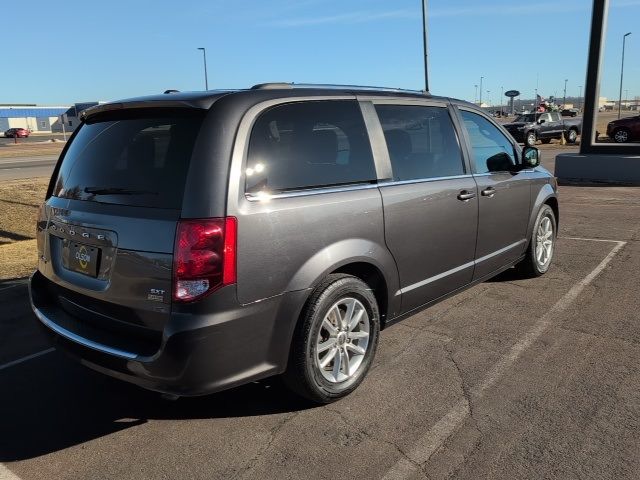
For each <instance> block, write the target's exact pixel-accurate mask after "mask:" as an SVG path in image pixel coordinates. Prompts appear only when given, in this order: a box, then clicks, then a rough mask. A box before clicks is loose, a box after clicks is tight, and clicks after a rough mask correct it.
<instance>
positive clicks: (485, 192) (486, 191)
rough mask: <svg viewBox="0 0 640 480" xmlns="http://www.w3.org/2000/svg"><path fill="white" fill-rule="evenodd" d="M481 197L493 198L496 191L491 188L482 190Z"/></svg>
mask: <svg viewBox="0 0 640 480" xmlns="http://www.w3.org/2000/svg"><path fill="white" fill-rule="evenodd" d="M481 193H482V196H483V197H493V196H494V195H495V194H496V189H495V188H493V187H488V188H485V189H484V190H482V192H481Z"/></svg>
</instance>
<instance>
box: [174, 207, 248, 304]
mask: <svg viewBox="0 0 640 480" xmlns="http://www.w3.org/2000/svg"><path fill="white" fill-rule="evenodd" d="M236 230H237V220H236V218H235V217H225V218H207V219H201V220H181V221H180V222H179V223H178V229H177V231H176V240H175V247H174V256H173V299H174V300H175V301H179V302H186V301H192V300H195V299H197V298H200V297H202V296H203V295H205V294H208V293H211V292H213V291H214V290H217V289H218V288H220V287H222V286H224V285H230V284H233V283H236V240H237V235H236Z"/></svg>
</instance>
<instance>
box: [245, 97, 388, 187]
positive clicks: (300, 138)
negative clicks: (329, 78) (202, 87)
mask: <svg viewBox="0 0 640 480" xmlns="http://www.w3.org/2000/svg"><path fill="white" fill-rule="evenodd" d="M245 173H246V182H245V191H246V192H248V193H255V192H259V191H264V192H270V193H273V192H283V191H287V190H299V189H304V188H313V187H324V186H335V185H344V184H353V183H362V182H374V181H375V180H376V171H375V166H374V163H373V155H372V153H371V146H370V144H369V137H368V135H367V130H366V127H365V125H364V120H363V119H362V114H361V112H360V107H359V105H358V103H357V102H355V101H342V100H335V101H331V100H327V101H311V102H296V103H288V104H284V105H278V106H276V107H273V108H270V109H268V110H267V111H265V112H263V113H262V114H261V115H260V116H259V117H258V119H257V120H256V123H255V124H254V126H253V129H252V131H251V137H250V139H249V153H248V157H247V166H246V170H245Z"/></svg>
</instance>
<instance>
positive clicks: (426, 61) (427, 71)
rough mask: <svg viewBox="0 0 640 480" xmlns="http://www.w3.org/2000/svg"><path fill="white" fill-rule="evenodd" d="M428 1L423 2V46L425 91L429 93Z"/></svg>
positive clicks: (423, 0)
mask: <svg viewBox="0 0 640 480" xmlns="http://www.w3.org/2000/svg"><path fill="white" fill-rule="evenodd" d="M427 3H428V1H427V0H422V46H423V49H424V91H425V92H428V91H429V62H428V56H427V55H428V53H429V50H428V44H427V42H428V38H427V21H428V17H427V8H428V6H427Z"/></svg>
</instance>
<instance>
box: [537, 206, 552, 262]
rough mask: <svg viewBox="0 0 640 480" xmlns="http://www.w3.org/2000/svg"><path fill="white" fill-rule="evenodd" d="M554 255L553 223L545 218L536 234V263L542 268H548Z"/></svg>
mask: <svg viewBox="0 0 640 480" xmlns="http://www.w3.org/2000/svg"><path fill="white" fill-rule="evenodd" d="M552 255H553V222H552V221H551V218H549V217H543V218H542V220H541V221H540V225H538V231H537V232H536V261H537V262H538V265H539V266H540V267H544V266H546V265H547V264H548V263H549V261H550V260H551V256H552Z"/></svg>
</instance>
